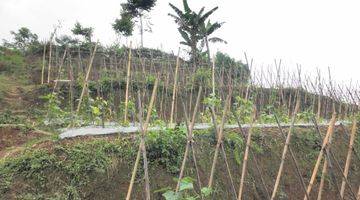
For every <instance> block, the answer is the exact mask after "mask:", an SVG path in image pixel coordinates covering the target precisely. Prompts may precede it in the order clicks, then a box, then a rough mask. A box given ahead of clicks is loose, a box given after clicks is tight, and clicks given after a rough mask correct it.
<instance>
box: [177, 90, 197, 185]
mask: <svg viewBox="0 0 360 200" xmlns="http://www.w3.org/2000/svg"><path fill="white" fill-rule="evenodd" d="M201 92H202V87H201V86H200V88H199V92H198V95H197V98H196V103H195V107H194V111H193V115H192V119H191V121H189V118H188V114H187V111H186V107H185V103H184V101H182V103H183V109H184V112H185V118H186V128H187V141H186V147H185V153H184V157H183V160H182V164H181V168H180V173H179V179H178V182H177V185H176V189H175V192H178V191H179V189H180V183H181V179H182V178H183V175H184V171H185V166H186V161H187V158H188V154H189V150H190V148H191V151H192V156H193V162H194V165H195V169H196V175H197V181H198V184H199V187H200V189H201V180H200V175H199V171H198V166H197V162H196V156H195V149H194V141H193V129H194V125H195V119H196V114H197V112H198V108H199V104H200V97H201Z"/></svg>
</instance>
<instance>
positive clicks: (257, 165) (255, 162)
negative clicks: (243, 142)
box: [233, 112, 270, 200]
mask: <svg viewBox="0 0 360 200" xmlns="http://www.w3.org/2000/svg"><path fill="white" fill-rule="evenodd" d="M233 115H234V117H235V119H236V122H237V124H238V126H239V129H240V133H241V135H242V136H243V137H244V138H245V139H246V134H245V131H244V129H243V128H242V126H241V123H240V120H239V117H238V116H236V114H235V112H233ZM249 150H250V153H251V157H252V158H253V160H254V164H255V168H256V170H257V172H258V174H259V176H260V180H261V184H262V186H263V188H264V190H265V194H266V197H267V199H268V200H270V194H269V191H268V189H267V187H266V184H265V180H264V176H263V173H262V172H261V170H260V167H259V164H258V163H259V162H258V160H257V158H256V156H255V153H254V152H253V149H252V148H251V146H250V149H249Z"/></svg>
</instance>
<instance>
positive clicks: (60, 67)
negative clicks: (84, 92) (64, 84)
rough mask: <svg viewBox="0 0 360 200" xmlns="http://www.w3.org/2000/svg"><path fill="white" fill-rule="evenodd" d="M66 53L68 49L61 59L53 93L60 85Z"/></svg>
mask: <svg viewBox="0 0 360 200" xmlns="http://www.w3.org/2000/svg"><path fill="white" fill-rule="evenodd" d="M66 53H67V49H65V50H64V55H63V57H62V59H61V63H60V66H59V70H58V75H57V77H56V81H55V83H54V88H53V94H54V93H55V90H56V87H57V85H58V80H59V79H60V78H61V70H62V67H63V65H64V62H65V58H66Z"/></svg>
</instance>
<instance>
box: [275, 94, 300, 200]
mask: <svg viewBox="0 0 360 200" xmlns="http://www.w3.org/2000/svg"><path fill="white" fill-rule="evenodd" d="M297 96H298V97H297V101H296V106H295V109H294V112H293V114H292V119H291V126H290V129H289V132H288V135H287V137H286V141H285V146H284V149H283V153H282V156H281V163H280V167H279V170H278V173H277V177H276V181H275V185H274V189H273V192H272V194H271V200H273V199H275V197H276V192H277V189H278V187H279V184H280V179H281V175H282V171H283V168H284V164H285V159H286V154H287V151H288V149H289V145H290V139H291V135H292V132H293V129H294V124H295V120H296V114H297V112H298V111H299V107H300V95H299V94H298V95H297Z"/></svg>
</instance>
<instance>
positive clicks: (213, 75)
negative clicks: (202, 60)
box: [209, 56, 216, 95]
mask: <svg viewBox="0 0 360 200" xmlns="http://www.w3.org/2000/svg"><path fill="white" fill-rule="evenodd" d="M209 59H210V58H209ZM215 59H216V58H215V56H214V58H213V62H212V93H213V94H214V95H215Z"/></svg>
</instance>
